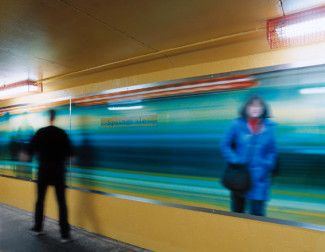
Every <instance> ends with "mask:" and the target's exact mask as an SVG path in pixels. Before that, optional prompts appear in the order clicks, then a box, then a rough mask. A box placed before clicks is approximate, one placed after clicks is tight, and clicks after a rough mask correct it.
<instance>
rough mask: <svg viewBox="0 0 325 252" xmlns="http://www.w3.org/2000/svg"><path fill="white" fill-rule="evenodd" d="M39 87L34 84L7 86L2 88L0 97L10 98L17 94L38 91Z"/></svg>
mask: <svg viewBox="0 0 325 252" xmlns="http://www.w3.org/2000/svg"><path fill="white" fill-rule="evenodd" d="M37 90H38V87H37V86H34V85H24V86H18V87H12V88H10V86H8V87H6V89H3V90H0V99H1V98H10V97H12V96H17V95H19V94H24V93H28V92H34V91H37Z"/></svg>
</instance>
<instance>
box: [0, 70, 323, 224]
mask: <svg viewBox="0 0 325 252" xmlns="http://www.w3.org/2000/svg"><path fill="white" fill-rule="evenodd" d="M252 78H254V79H255V80H256V81H257V83H258V85H256V86H255V87H251V88H248V89H241V90H233V91H224V92H214V93H204V94H195V95H186V96H173V97H167V98H155V99H145V100H139V98H137V100H134V101H128V102H121V103H114V104H107V103H104V104H90V103H89V104H88V105H83V106H80V105H78V104H72V114H71V117H70V114H69V113H70V112H69V104H67V105H63V106H60V107H58V108H57V109H58V110H59V118H58V119H59V123H60V126H61V127H62V128H64V129H66V130H67V132H69V134H70V136H71V139H72V141H73V144H74V146H75V157H74V159H73V162H72V164H71V166H70V167H69V169H68V172H69V174H68V178H69V181H68V184H69V185H70V186H73V187H75V188H83V189H91V190H96V191H100V192H111V193H119V194H126V195H135V196H139V197H143V198H148V199H157V200H160V201H162V202H174V203H180V204H185V205H194V206H202V207H207V208H213V209H219V210H224V211H229V200H230V195H229V191H228V190H227V189H225V188H224V187H223V185H222V184H221V182H220V178H221V177H222V174H223V172H224V169H225V167H226V162H225V160H224V158H223V157H222V155H221V151H220V141H221V140H222V138H223V137H224V134H225V132H226V130H227V129H228V128H229V127H230V125H231V123H232V121H233V120H234V119H235V118H236V117H238V110H239V108H240V107H241V105H242V104H243V102H244V101H245V100H246V99H247V98H248V97H249V96H251V95H253V94H254V95H259V96H260V97H262V98H263V99H264V100H265V101H266V102H267V104H268V105H269V106H270V110H271V120H272V121H274V122H275V123H276V127H275V128H276V131H275V138H276V143H277V150H278V154H279V164H280V165H279V171H278V174H277V176H275V177H272V178H271V180H272V186H271V195H270V201H268V203H267V207H266V208H267V209H266V216H267V217H272V218H278V219H285V220H292V221H298V222H306V223H313V224H319V225H325V66H314V67H308V68H300V69H290V70H283V71H276V72H269V73H263V74H256V75H253V76H252ZM43 117H46V114H45V112H44V111H41V112H30V113H29V112H23V113H18V114H17V113H15V114H14V113H7V114H4V115H2V116H1V117H0V130H1V142H0V144H1V146H0V148H1V149H0V151H1V153H0V155H1V161H0V162H1V167H0V173H1V174H3V175H6V176H14V177H21V178H27V179H30V178H35V175H34V174H35V169H36V167H35V166H34V165H33V164H31V163H29V164H28V163H21V162H19V159H18V155H19V151H20V150H21V149H23V148H25V145H26V143H27V142H28V140H29V137H30V136H31V134H32V133H33V132H35V130H37V129H38V128H40V127H41V126H43V125H44V120H45V119H44V118H43ZM60 118H61V120H60ZM70 121H71V125H70ZM70 127H71V128H70Z"/></svg>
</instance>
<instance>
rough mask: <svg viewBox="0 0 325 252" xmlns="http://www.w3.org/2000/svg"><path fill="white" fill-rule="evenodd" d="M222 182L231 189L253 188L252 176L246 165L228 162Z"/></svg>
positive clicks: (240, 190)
mask: <svg viewBox="0 0 325 252" xmlns="http://www.w3.org/2000/svg"><path fill="white" fill-rule="evenodd" d="M222 184H223V185H224V186H225V187H226V188H227V189H229V190H230V191H235V192H247V191H248V190H249V189H250V188H251V177H250V173H249V171H248V169H247V166H246V165H241V164H230V163H229V164H228V165H227V168H226V170H225V173H224V175H223V177H222Z"/></svg>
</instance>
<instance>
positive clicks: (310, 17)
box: [267, 6, 325, 49]
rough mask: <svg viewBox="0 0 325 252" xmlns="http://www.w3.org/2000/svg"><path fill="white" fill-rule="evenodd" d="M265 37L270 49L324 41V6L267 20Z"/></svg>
mask: <svg viewBox="0 0 325 252" xmlns="http://www.w3.org/2000/svg"><path fill="white" fill-rule="evenodd" d="M267 39H268V41H269V44H270V47H271V48H272V49H273V48H281V47H289V46H299V45H306V44H310V43H317V42H322V41H325V6H321V7H317V8H313V9H310V10H306V11H301V12H298V13H294V14H290V15H287V16H282V17H278V18H273V19H269V20H267Z"/></svg>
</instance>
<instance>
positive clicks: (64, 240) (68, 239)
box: [61, 235, 72, 243]
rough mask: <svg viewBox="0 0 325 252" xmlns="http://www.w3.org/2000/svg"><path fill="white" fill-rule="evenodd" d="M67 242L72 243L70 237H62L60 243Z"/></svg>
mask: <svg viewBox="0 0 325 252" xmlns="http://www.w3.org/2000/svg"><path fill="white" fill-rule="evenodd" d="M68 242H72V239H71V236H70V235H62V236H61V243H68Z"/></svg>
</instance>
